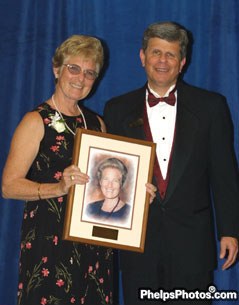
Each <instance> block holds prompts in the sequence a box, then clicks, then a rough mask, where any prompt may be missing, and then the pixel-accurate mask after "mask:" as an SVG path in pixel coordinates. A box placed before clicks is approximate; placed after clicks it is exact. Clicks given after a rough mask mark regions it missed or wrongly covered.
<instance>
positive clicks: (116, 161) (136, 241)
mask: <svg viewBox="0 0 239 305" xmlns="http://www.w3.org/2000/svg"><path fill="white" fill-rule="evenodd" d="M155 150H156V144H155V143H152V142H149V141H144V140H137V139H132V138H127V137H122V136H116V135H112V134H108V133H102V132H98V131H92V130H85V129H77V133H76V136H75V142H74V149H73V164H75V165H77V166H78V167H79V168H80V169H81V171H82V172H84V173H86V174H87V175H88V176H89V177H90V181H89V182H88V183H86V184H85V185H79V184H77V185H75V186H73V187H71V188H70V191H69V193H68V197H67V207H66V215H65V223H64V230H63V239H65V240H71V241H76V242H82V243H88V244H95V245H101V246H106V247H113V248H118V249H125V250H131V251H137V252H143V251H144V243H145V235H146V226H147V218H148V209H149V194H148V193H147V192H146V187H145V184H146V183H147V182H151V180H152V176H153V166H154V159H155Z"/></svg>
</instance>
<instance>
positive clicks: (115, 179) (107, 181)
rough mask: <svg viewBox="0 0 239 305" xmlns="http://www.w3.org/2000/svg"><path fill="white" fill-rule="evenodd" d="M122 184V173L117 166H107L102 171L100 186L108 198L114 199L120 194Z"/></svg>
mask: <svg viewBox="0 0 239 305" xmlns="http://www.w3.org/2000/svg"><path fill="white" fill-rule="evenodd" d="M121 184H122V174H121V172H120V171H119V170H118V169H117V168H111V167H108V168H105V169H104V170H103V171H102V177H101V180H100V187H101V191H102V193H103V195H104V196H105V198H107V199H114V198H116V197H118V196H119V193H120V189H121Z"/></svg>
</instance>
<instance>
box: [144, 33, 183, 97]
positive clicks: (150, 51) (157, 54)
mask: <svg viewBox="0 0 239 305" xmlns="http://www.w3.org/2000/svg"><path fill="white" fill-rule="evenodd" d="M140 59H141V62H142V65H143V67H144V68H145V71H146V74H147V78H148V83H149V86H150V87H151V88H152V89H153V90H155V91H156V92H157V93H159V94H160V95H164V94H165V93H166V91H167V90H168V89H169V87H170V86H172V85H173V84H175V83H176V81H177V78H178V75H179V73H180V72H181V70H182V68H183V66H184V65H185V62H186V59H185V58H183V59H181V56H180V45H179V42H169V41H167V40H164V39H160V38H150V39H149V42H148V47H147V49H146V50H145V52H144V51H143V50H142V49H141V50H140Z"/></svg>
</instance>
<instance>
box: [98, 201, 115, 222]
mask: <svg viewBox="0 0 239 305" xmlns="http://www.w3.org/2000/svg"><path fill="white" fill-rule="evenodd" d="M119 203H120V197H119V199H118V201H117V202H116V204H115V205H114V207H113V209H112V210H111V211H110V212H108V214H107V215H106V217H104V218H105V219H108V218H110V217H111V215H112V214H113V213H114V211H115V209H116V208H117V206H118V205H119ZM99 212H100V214H101V212H103V210H101V208H100V210H99Z"/></svg>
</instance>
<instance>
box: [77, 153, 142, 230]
mask: <svg viewBox="0 0 239 305" xmlns="http://www.w3.org/2000/svg"><path fill="white" fill-rule="evenodd" d="M137 162H138V157H137V156H128V155H127V156H124V155H123V154H119V153H115V154H114V153H111V154H105V153H102V152H101V153H99V152H98V150H97V151H95V149H93V151H92V153H91V154H90V158H89V173H88V174H89V176H90V182H89V183H88V184H87V185H86V188H85V199H84V204H83V213H82V221H89V222H94V223H102V224H107V225H112V226H117V227H124V228H128V229H130V228H131V225H132V211H133V203H134V192H135V188H136V171H137Z"/></svg>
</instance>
